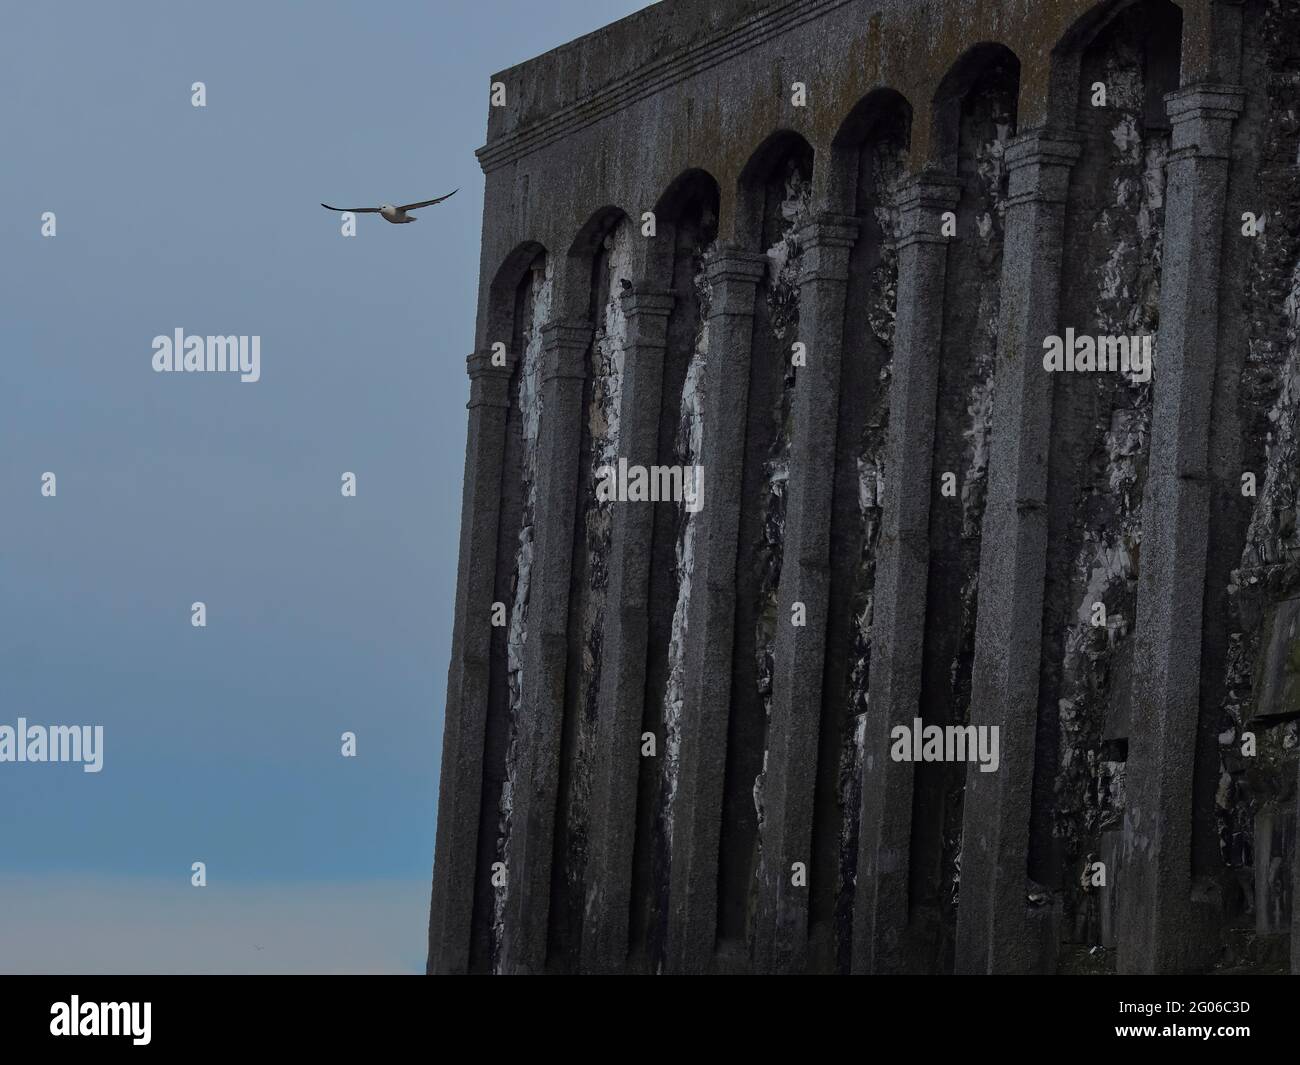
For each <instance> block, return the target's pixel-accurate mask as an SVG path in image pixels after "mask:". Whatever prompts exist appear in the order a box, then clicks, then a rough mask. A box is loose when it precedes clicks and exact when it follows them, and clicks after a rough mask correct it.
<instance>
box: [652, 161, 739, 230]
mask: <svg viewBox="0 0 1300 1065" xmlns="http://www.w3.org/2000/svg"><path fill="white" fill-rule="evenodd" d="M697 203H702V204H704V205H705V206H707V207H709V208H710V209H711V210H712V211H713V213H714V214H715V216H716V214H717V211H718V208H719V206H720V205H721V203H722V186H721V185H719V184H718V179H717V178H715V177H714V176H713V175H712V174H711V173H709V172H708V171H707V170H705V169H703V168H701V167H697V166H696V167H691V168H690V169H689V170H683V171H682V172H681V173H680V174H678V175H677V176H676V177H675V178H673V180H672V181H670V182H669V183H668V187H667V188H666V189H664V191H663V195H662V196H660V197H659V199H658V200H656V201H655V205H654V213H655V218H656V219H658V220H659V221H660V222H663V221H667V222H676V221H677V220H678V219H679V218H681V216H682V214H683V213H684V212H686V211H688V210H690V209H691V208H692V207H693V206H694V205H695V204H697Z"/></svg>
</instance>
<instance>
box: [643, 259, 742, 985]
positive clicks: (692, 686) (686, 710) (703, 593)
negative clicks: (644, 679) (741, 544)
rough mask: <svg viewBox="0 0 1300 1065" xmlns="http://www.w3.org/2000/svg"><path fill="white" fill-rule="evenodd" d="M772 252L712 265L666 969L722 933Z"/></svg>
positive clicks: (695, 961)
mask: <svg viewBox="0 0 1300 1065" xmlns="http://www.w3.org/2000/svg"><path fill="white" fill-rule="evenodd" d="M766 267H767V259H766V257H765V256H763V255H761V254H759V253H757V252H747V251H742V250H740V249H738V248H734V247H725V246H724V247H720V248H719V249H718V251H717V252H716V253H715V254H714V256H713V258H712V261H711V262H710V263H709V266H708V276H709V280H710V282H711V283H712V285H713V292H712V297H711V300H710V304H709V319H708V329H709V340H708V353H707V355H706V358H707V360H708V362H707V366H706V369H705V395H704V411H705V414H704V440H703V458H702V461H701V463H700V464H701V465H702V466H703V467H704V476H703V484H704V505H703V507H702V508H701V510H700V511H699V513H698V514H696V516H695V521H697V522H698V523H699V524H698V526H697V530H698V531H697V533H696V541H695V543H696V554H695V565H694V569H693V572H692V574H691V600H690V606H689V609H688V611H687V626H686V628H687V633H686V650H685V662H684V673H685V691H684V692H683V699H682V716H681V753H680V766H679V770H678V781H677V794H676V797H675V799H674V801H673V815H672V830H671V831H672V858H671V862H672V867H671V873H670V878H669V914H668V935H667V946H666V962H667V967H668V968H669V969H670V970H672V971H679V972H703V971H705V970H706V969H707V968H708V966H709V963H710V961H711V959H712V957H713V952H714V943H715V937H716V934H717V916H718V914H717V909H718V837H719V832H720V829H721V818H722V787H723V775H724V773H725V771H726V764H727V719H728V715H729V712H730V708H731V656H732V644H733V639H734V636H735V620H736V618H735V612H736V550H737V538H738V535H739V527H740V494H741V480H742V476H743V473H744V461H745V425H746V420H747V416H748V410H749V363H750V353H751V348H750V343H751V339H752V334H753V327H754V291H755V287H756V286H757V284H758V280H759V278H760V277H762V276H763V272H764V270H765V269H766Z"/></svg>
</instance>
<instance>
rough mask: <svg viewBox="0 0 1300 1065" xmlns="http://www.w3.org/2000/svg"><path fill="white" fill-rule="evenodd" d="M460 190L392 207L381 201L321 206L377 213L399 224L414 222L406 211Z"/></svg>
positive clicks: (333, 209) (326, 208)
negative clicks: (359, 204)
mask: <svg viewBox="0 0 1300 1065" xmlns="http://www.w3.org/2000/svg"><path fill="white" fill-rule="evenodd" d="M458 192H460V189H452V190H451V191H450V192H449V193H447V195H446V196H438V197H436V198H435V199H432V200H421V201H420V202H419V203H404V204H402V206H400V207H394V206H393V205H392V204H391V203H381V204H380V205H379V206H378V207H331V206H330V205H329V204H328V203H322V204H321V206H322V207H324V208H325V210H327V211H350V212H352V214H377V215H382V216H383V218H384V221H386V222H392V223H393V225H400V224H401V223H403V222H414V221H416V219H415V218H414V217H413V216H412V215H409V214H407V213H406V212H407V211H418V210H419V209H420V208H421V207H432V206H433V205H434V204H435V203H442V201H443V200H446V199H450V198H451V197H452V196H455V195H456V193H458Z"/></svg>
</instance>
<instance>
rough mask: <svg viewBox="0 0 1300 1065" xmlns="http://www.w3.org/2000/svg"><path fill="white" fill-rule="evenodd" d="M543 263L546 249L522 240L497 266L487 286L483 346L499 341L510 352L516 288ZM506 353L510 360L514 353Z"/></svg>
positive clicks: (536, 243) (531, 241) (532, 241)
mask: <svg viewBox="0 0 1300 1065" xmlns="http://www.w3.org/2000/svg"><path fill="white" fill-rule="evenodd" d="M545 264H546V248H545V247H544V246H543V245H542V244H540V243H539V242H537V241H535V240H525V241H521V242H520V243H519V244H516V245H515V247H514V249H513V250H512V251H511V252H510V254H509V255H507V256H506V257H505V258H504V259H503V260H502V262H501V265H500V266H499V267H497V272H496V273H495V274H494V275H493V276H492V282H491V284H490V285H489V286H488V313H487V320H488V321H487V324H488V330H487V332H488V335H487V336H486V337H484V338H483V339H484V343H485V345H486V346H487V347H489V348H490V347H491V346H492V345H493V344H495V343H498V342H500V343H504V344H505V345H506V347H507V349H510V347H511V337H512V335H513V334H514V331H515V324H516V323H515V305H516V299H517V296H518V293H519V288H520V286H521V285H522V284H523V283H524V281H526V280H527V278H528V275H529V272H530V271H531V270H533V269H534V268H535V267H544V266H545ZM510 354H511V356H512V357H514V356H515V355H516V354H517V353H516V352H514V351H513V350H511V351H510Z"/></svg>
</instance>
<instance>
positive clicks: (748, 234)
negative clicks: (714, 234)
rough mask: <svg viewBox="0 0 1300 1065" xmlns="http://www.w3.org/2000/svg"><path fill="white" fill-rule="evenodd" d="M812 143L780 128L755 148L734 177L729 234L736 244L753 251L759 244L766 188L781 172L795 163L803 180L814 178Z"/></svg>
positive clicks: (780, 176)
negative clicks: (734, 184)
mask: <svg viewBox="0 0 1300 1065" xmlns="http://www.w3.org/2000/svg"><path fill="white" fill-rule="evenodd" d="M814 154H815V153H814V152H813V146H812V145H811V144H810V143H809V142H808V140H807V139H806V138H805V137H804V136H803V135H802V134H800V133H797V132H795V131H794V130H792V129H779V130H777V131H776V132H774V133H771V134H769V135H768V136H767V137H766V138H764V140H763V143H762V144H760V145H759V146H758V147H757V148H755V149H754V151H753V153H752V154H751V155H750V157H749V160H748V162H746V163H745V165H744V167H743V168H742V169H741V171H740V176H739V177H738V178H737V179H736V203H735V210H734V212H733V213H732V223H731V224H732V231H731V233H730V237H731V239H732V240H734V241H735V243H736V244H737V245H739V246H740V247H742V248H747V249H749V250H751V251H756V250H758V249H759V248H760V247H761V246H762V241H763V218H764V214H765V212H766V207H767V194H768V188H769V186H770V185H771V184H772V183H773V181H775V180H780V179H781V178H782V174H781V171H782V170H783V169H784V168H785V167H787V166H790V165H794V166H796V167H798V168H799V169H800V171H801V172H803V176H804V178H805V179H806V180H808V181H810V182H811V180H812V177H813V165H814Z"/></svg>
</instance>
